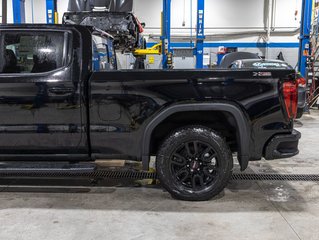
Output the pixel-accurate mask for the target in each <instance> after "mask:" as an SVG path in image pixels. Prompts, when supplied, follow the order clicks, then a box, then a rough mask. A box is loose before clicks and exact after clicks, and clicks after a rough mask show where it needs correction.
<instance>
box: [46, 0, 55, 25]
mask: <svg viewBox="0 0 319 240" xmlns="http://www.w3.org/2000/svg"><path fill="white" fill-rule="evenodd" d="M46 6H47V7H46V8H47V12H46V15H47V24H54V18H55V16H54V14H55V4H54V0H46Z"/></svg>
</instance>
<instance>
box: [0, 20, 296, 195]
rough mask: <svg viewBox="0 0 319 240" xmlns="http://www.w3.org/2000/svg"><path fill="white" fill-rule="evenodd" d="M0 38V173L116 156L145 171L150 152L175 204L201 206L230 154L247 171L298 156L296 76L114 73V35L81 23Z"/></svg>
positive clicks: (214, 190) (70, 167) (77, 166)
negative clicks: (264, 162) (198, 203)
mask: <svg viewBox="0 0 319 240" xmlns="http://www.w3.org/2000/svg"><path fill="white" fill-rule="evenodd" d="M0 38H1V42H0V161H1V164H0V173H2V174H3V173H10V172H18V173H19V172H28V171H31V172H32V171H38V172H41V171H43V172H50V171H53V172H54V171H69V172H72V171H74V172H76V171H78V172H85V171H96V169H98V168H99V166H98V164H97V160H100V161H101V160H104V161H106V160H111V159H125V160H133V161H141V162H142V166H143V169H144V171H147V170H148V169H149V162H150V157H151V156H156V170H157V176H158V178H159V180H160V182H161V184H162V185H163V187H164V188H165V189H167V190H168V192H169V193H171V195H172V196H173V197H175V198H178V199H183V200H207V199H210V198H211V197H213V196H215V195H217V194H218V193H219V192H220V191H222V190H223V188H224V187H225V186H226V184H227V182H228V180H229V178H230V177H231V173H232V169H233V157H234V156H236V157H237V159H238V161H239V164H240V167H241V170H245V169H246V168H247V166H248V162H249V161H255V160H260V159H262V158H263V157H264V158H265V159H267V160H273V159H278V158H288V157H291V156H294V155H296V154H298V141H299V138H300V133H299V132H297V131H295V130H294V129H293V119H294V118H295V116H296V110H297V101H298V99H297V88H298V85H297V82H296V76H295V72H294V71H293V70H278V69H277V70H272V69H267V70H257V71H252V70H243V69H235V70H230V69H225V70H223V69H216V70H126V71H118V70H116V69H115V67H114V64H112V62H114V58H115V55H114V54H113V53H112V48H110V47H109V46H108V44H110V43H111V41H110V36H109V35H108V34H106V33H104V32H103V31H100V30H97V29H95V28H92V27H87V26H78V25H54V26H49V25H14V26H13V25H3V26H0ZM97 50H98V51H99V53H100V54H99V55H98V58H96V56H95V55H96V54H95V52H96V51H97ZM97 62H98V63H99V64H97ZM96 65H98V66H96Z"/></svg>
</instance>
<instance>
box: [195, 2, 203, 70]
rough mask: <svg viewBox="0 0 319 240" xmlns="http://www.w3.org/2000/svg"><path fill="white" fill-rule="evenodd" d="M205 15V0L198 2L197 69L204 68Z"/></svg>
mask: <svg viewBox="0 0 319 240" xmlns="http://www.w3.org/2000/svg"><path fill="white" fill-rule="evenodd" d="M204 13H205V0H198V1H197V25H196V49H195V55H196V68H203V67H204V64H203V62H204V40H205V35H204V30H205V28H204V19H205V18H204V17H205V15H204Z"/></svg>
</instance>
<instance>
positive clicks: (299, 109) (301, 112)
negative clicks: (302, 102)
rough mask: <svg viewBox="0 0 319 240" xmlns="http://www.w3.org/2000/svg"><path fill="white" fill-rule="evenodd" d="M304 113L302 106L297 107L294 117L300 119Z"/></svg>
mask: <svg viewBox="0 0 319 240" xmlns="http://www.w3.org/2000/svg"><path fill="white" fill-rule="evenodd" d="M303 113H304V110H303V108H298V110H297V116H296V119H300V118H301V117H302V115H303Z"/></svg>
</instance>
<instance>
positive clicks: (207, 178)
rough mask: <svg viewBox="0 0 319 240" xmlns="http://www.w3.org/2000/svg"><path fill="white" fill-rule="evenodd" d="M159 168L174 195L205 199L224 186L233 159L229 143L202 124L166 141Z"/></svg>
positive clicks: (214, 194)
mask: <svg viewBox="0 0 319 240" xmlns="http://www.w3.org/2000/svg"><path fill="white" fill-rule="evenodd" d="M156 168H157V174H158V177H159V180H160V181H161V184H162V185H163V187H164V188H165V189H166V190H167V191H168V192H169V193H170V194H171V195H172V196H173V197H174V198H177V199H181V200H188V201H204V200H209V199H211V198H212V197H214V196H216V195H217V194H219V193H220V192H221V191H222V190H223V189H224V187H225V186H226V184H227V183H228V181H229V178H230V176H231V171H232V168H233V159H232V154H231V151H230V149H229V147H228V145H227V144H226V142H225V141H224V140H223V138H222V137H220V136H219V135H218V134H217V133H215V132H214V131H212V130H211V129H209V128H206V127H203V126H189V127H184V128H181V129H179V130H177V131H175V132H174V133H173V134H172V135H170V136H169V137H168V138H167V139H166V140H165V141H164V143H163V144H162V145H161V147H160V150H159V152H158V155H157V160H156Z"/></svg>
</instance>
